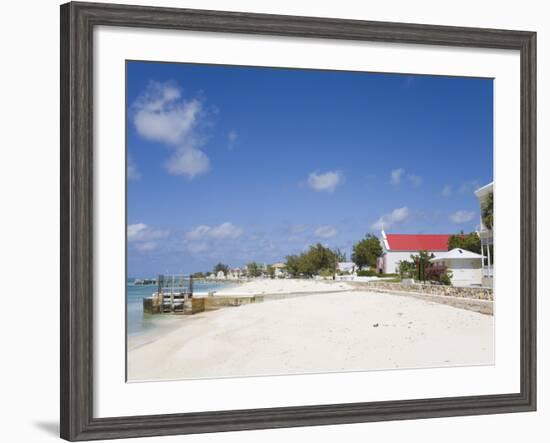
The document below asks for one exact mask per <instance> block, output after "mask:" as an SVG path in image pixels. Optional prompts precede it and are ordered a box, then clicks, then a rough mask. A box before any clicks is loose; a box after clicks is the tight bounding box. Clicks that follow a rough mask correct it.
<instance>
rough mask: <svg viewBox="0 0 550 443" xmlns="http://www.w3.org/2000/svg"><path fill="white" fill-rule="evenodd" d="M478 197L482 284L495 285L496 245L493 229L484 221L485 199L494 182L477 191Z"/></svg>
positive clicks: (491, 190) (491, 191) (490, 191)
mask: <svg viewBox="0 0 550 443" xmlns="http://www.w3.org/2000/svg"><path fill="white" fill-rule="evenodd" d="M474 193H475V195H476V197H477V198H478V200H479V208H480V211H479V213H480V214H481V215H480V217H479V238H480V240H481V255H482V261H481V266H482V269H481V272H482V284H483V286H487V287H490V288H492V287H493V271H494V247H493V229H492V227H491V228H488V227H487V226H485V223H483V209H482V207H483V203H485V199H486V198H488V197H489V194H492V193H493V182H491V183H489V184H488V185H485V186H483V187H481V188H479V189H477V190H476V191H475V192H474Z"/></svg>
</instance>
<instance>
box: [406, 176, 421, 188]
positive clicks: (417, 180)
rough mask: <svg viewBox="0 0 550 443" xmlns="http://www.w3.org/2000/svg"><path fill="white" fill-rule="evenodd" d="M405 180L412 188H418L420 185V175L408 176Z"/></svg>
mask: <svg viewBox="0 0 550 443" xmlns="http://www.w3.org/2000/svg"><path fill="white" fill-rule="evenodd" d="M407 178H408V179H409V181H410V182H411V183H412V185H413V186H420V185H421V184H422V177H421V176H420V175H415V174H409V175H408V176H407Z"/></svg>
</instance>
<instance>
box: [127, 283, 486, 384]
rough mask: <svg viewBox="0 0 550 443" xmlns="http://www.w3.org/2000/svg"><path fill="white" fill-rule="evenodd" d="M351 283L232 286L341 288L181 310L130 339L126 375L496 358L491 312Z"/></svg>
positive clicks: (246, 288)
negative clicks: (166, 323)
mask: <svg viewBox="0 0 550 443" xmlns="http://www.w3.org/2000/svg"><path fill="white" fill-rule="evenodd" d="M341 285H343V286H341ZM350 287H351V286H350V285H348V284H347V283H343V282H315V281H311V280H258V281H252V282H248V283H245V284H243V285H241V286H239V287H236V288H234V289H232V290H233V291H234V292H235V293H242V292H249V293H262V292H265V293H277V292H280V293H283V292H288V293H297V292H300V290H301V292H308V290H309V291H332V290H340V291H341V292H338V293H321V294H313V295H307V296H299V297H294V298H284V299H280V300H272V301H266V302H264V303H256V304H249V305H244V306H240V307H228V308H222V309H219V310H217V311H209V312H202V313H199V314H195V315H192V316H180V317H178V318H177V319H174V322H172V325H173V326H174V327H172V328H168V329H164V330H159V331H158V332H155V333H154V334H153V335H150V336H149V337H148V339H147V341H143V340H139V339H133V338H130V339H129V343H128V350H129V351H128V379H129V380H130V381H132V380H159V379H184V378H202V377H233V376H252V375H276V374H293V373H311V372H331V371H357V370H373V369H395V368H418V367H442V366H457V365H487V364H493V362H494V353H493V352H494V351H493V317H492V316H490V315H483V314H479V313H476V312H471V311H467V310H463V309H458V308H455V307H451V306H446V305H442V304H438V303H432V302H430V301H426V300H419V299H416V298H413V297H408V296H403V295H392V294H383V293H376V292H369V291H363V290H350ZM176 320H177V321H179V324H177V323H176Z"/></svg>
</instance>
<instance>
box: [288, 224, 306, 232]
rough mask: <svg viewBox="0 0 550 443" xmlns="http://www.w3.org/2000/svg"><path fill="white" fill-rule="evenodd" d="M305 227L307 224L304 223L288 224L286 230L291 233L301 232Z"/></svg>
mask: <svg viewBox="0 0 550 443" xmlns="http://www.w3.org/2000/svg"><path fill="white" fill-rule="evenodd" d="M306 229H307V226H306V225H304V224H297V225H290V226H289V227H288V232H290V233H291V234H301V233H302V232H305V231H306Z"/></svg>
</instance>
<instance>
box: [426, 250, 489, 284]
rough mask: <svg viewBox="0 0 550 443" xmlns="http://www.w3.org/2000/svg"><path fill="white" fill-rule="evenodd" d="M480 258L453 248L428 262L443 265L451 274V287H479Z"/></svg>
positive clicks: (477, 255) (478, 255)
mask: <svg viewBox="0 0 550 443" xmlns="http://www.w3.org/2000/svg"><path fill="white" fill-rule="evenodd" d="M482 258H483V257H482V255H481V254H476V253H475V252H470V251H466V250H465V249H460V248H455V249H451V250H450V251H447V252H442V253H440V254H439V255H438V256H437V257H436V258H432V259H431V260H430V261H431V262H433V263H437V264H442V265H445V266H446V267H447V269H449V270H450V271H451V272H452V273H453V275H452V277H451V283H452V285H453V286H481V260H482Z"/></svg>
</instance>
